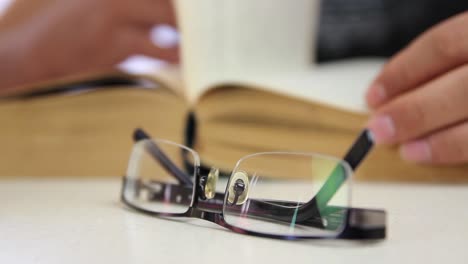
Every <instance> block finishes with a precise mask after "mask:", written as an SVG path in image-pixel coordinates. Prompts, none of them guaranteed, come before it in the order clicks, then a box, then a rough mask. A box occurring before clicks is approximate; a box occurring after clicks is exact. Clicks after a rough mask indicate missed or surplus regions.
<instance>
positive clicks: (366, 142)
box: [296, 129, 374, 223]
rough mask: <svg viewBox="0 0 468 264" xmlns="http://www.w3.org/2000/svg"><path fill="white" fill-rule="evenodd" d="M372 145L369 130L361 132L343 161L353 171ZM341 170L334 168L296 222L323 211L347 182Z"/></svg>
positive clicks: (306, 204)
mask: <svg viewBox="0 0 468 264" xmlns="http://www.w3.org/2000/svg"><path fill="white" fill-rule="evenodd" d="M373 145H374V141H373V138H372V134H371V132H370V131H369V130H367V129H365V130H364V131H362V132H361V134H360V135H359V137H358V138H357V139H356V141H355V142H354V144H353V145H352V146H351V148H350V150H349V151H348V152H347V153H346V155H345V157H344V160H345V161H346V162H347V163H348V164H349V165H350V167H351V169H352V170H353V171H354V170H355V169H356V168H357V167H358V166H359V164H360V163H361V162H362V161H363V160H364V158H365V157H366V156H367V154H368V153H369V151H370V150H371V149H372V147H373ZM342 170H343V168H342V166H339V165H338V166H336V168H335V169H334V170H333V171H332V173H331V174H330V176H329V177H328V178H327V180H326V181H325V183H324V184H323V186H322V187H321V188H320V190H319V191H318V192H317V194H316V195H315V197H314V198H312V199H311V200H310V201H309V202H307V203H305V204H303V205H302V206H301V207H300V208H299V210H298V214H297V219H296V221H297V222H299V223H300V222H303V221H307V220H308V219H309V218H310V217H312V216H316V215H317V214H320V213H321V212H323V211H324V210H325V208H326V207H327V204H328V202H330V200H331V199H332V198H333V196H334V195H335V194H336V192H337V191H338V190H339V189H340V187H341V186H342V185H343V183H344V182H345V181H346V180H347V176H348V174H347V173H345V172H343V171H342Z"/></svg>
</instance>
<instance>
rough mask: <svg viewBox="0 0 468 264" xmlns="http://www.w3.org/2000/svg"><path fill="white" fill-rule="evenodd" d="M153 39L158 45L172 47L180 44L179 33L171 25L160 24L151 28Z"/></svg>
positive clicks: (166, 47) (164, 47) (165, 47)
mask: <svg viewBox="0 0 468 264" xmlns="http://www.w3.org/2000/svg"><path fill="white" fill-rule="evenodd" d="M151 39H152V41H153V43H154V44H156V46H158V47H160V48H163V49H170V48H173V47H175V46H177V45H178V44H179V33H178V32H177V30H176V29H175V28H173V27H171V26H168V25H160V26H156V27H155V28H153V29H152V30H151Z"/></svg>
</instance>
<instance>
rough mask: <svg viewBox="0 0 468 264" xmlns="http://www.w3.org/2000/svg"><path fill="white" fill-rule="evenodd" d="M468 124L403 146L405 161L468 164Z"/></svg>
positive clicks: (401, 150) (456, 126)
mask: <svg viewBox="0 0 468 264" xmlns="http://www.w3.org/2000/svg"><path fill="white" fill-rule="evenodd" d="M467 138H468V122H463V123H461V124H458V125H455V126H453V127H450V128H448V129H445V130H442V131H439V132H436V133H434V134H432V135H430V136H428V137H426V138H423V139H420V140H417V141H413V142H409V143H406V144H404V145H402V146H401V148H400V154H401V156H402V158H403V159H405V160H407V161H410V162H416V163H433V164H447V165H448V164H460V163H464V162H468V140H466V139H467Z"/></svg>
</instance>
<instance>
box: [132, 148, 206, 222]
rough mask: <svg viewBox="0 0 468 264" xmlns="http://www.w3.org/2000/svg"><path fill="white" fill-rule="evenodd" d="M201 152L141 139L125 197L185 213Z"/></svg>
mask: <svg viewBox="0 0 468 264" xmlns="http://www.w3.org/2000/svg"><path fill="white" fill-rule="evenodd" d="M198 164H199V159H198V156H197V154H196V153H195V152H193V151H192V150H190V149H188V148H186V147H184V146H181V145H178V144H175V143H172V142H169V141H164V140H142V141H140V142H138V143H137V144H136V145H135V147H134V149H133V152H132V155H131V157H130V162H129V167H128V171H127V177H126V184H125V190H124V199H125V201H127V202H128V203H130V204H131V205H133V206H135V207H138V208H140V209H144V210H147V211H151V212H157V213H171V214H180V213H185V212H186V211H187V210H188V209H189V207H190V204H191V202H192V194H193V181H194V178H195V169H196V167H197V166H198Z"/></svg>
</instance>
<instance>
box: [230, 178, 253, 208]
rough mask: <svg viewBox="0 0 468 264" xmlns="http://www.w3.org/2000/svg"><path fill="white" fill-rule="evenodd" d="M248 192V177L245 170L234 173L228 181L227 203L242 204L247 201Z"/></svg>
mask: <svg viewBox="0 0 468 264" xmlns="http://www.w3.org/2000/svg"><path fill="white" fill-rule="evenodd" d="M248 194H249V177H248V175H247V173H246V172H243V171H238V172H236V173H234V175H233V176H232V178H231V180H230V181H229V188H228V198H227V200H228V202H229V205H242V204H244V203H245V202H246V201H247V198H248Z"/></svg>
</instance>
